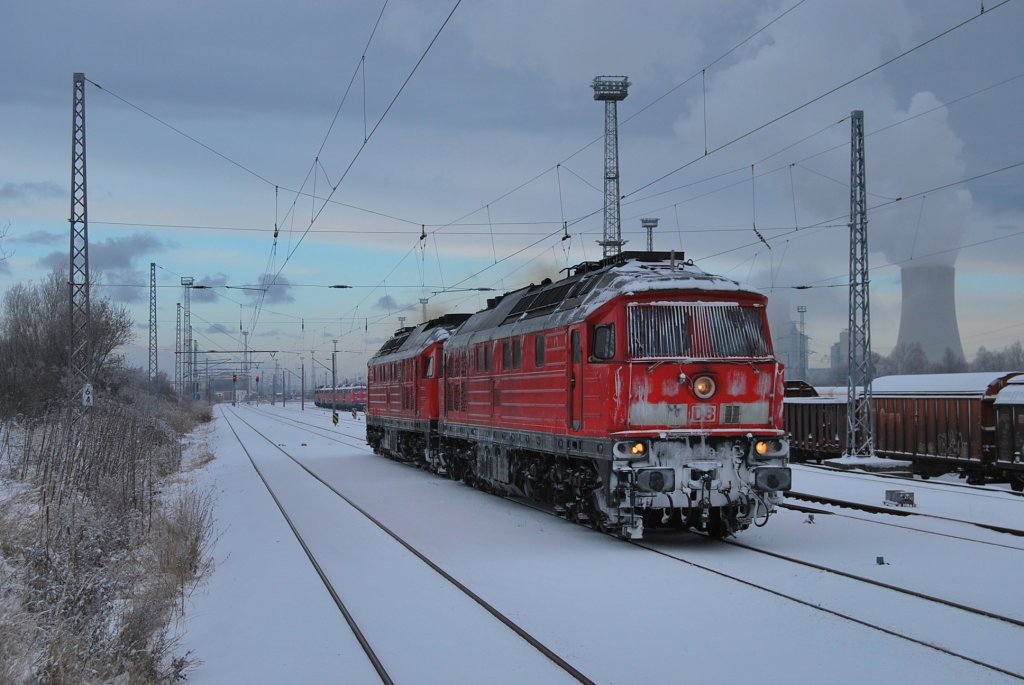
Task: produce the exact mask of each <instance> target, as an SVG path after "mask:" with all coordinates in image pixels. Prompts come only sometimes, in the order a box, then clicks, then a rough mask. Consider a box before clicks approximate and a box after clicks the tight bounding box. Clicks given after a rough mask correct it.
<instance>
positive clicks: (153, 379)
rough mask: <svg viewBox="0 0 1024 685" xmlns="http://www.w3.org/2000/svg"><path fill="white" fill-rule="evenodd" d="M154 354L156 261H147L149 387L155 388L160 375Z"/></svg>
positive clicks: (152, 389)
mask: <svg viewBox="0 0 1024 685" xmlns="http://www.w3.org/2000/svg"><path fill="white" fill-rule="evenodd" d="M158 364H159V362H158V361H157V354H156V262H150V263H149V389H150V391H151V392H152V391H155V390H156V384H157V376H159V375H160V369H159V367H158Z"/></svg>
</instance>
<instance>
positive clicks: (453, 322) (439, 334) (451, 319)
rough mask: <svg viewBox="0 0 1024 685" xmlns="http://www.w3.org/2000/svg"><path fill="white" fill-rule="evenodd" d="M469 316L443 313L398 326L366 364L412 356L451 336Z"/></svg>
mask: <svg viewBox="0 0 1024 685" xmlns="http://www.w3.org/2000/svg"><path fill="white" fill-rule="evenodd" d="M469 316H470V315H469V314H445V315H444V316H440V317H438V318H436V319H431V320H430V321H427V322H426V323H421V324H419V325H418V326H409V327H406V328H400V329H399V330H397V331H395V334H394V335H393V336H392V337H391V338H390V339H389V340H388V341H387V342H386V343H384V345H383V347H381V348H380V350H378V351H377V353H376V354H375V355H373V356H372V357H371V358H370V360H369V361H368V362H367V365H370V364H374V363H378V362H381V361H384V360H388V359H390V360H397V359H407V358H408V357H411V356H414V355H416V354H418V353H419V352H420V351H421V350H423V349H424V348H426V347H428V346H430V345H432V344H434V343H436V342H440V341H442V340H447V339H448V338H449V337H450V336H451V334H452V330H453V329H455V328H457V327H458V326H459V325H461V324H462V322H463V321H465V320H466V319H468V318H469Z"/></svg>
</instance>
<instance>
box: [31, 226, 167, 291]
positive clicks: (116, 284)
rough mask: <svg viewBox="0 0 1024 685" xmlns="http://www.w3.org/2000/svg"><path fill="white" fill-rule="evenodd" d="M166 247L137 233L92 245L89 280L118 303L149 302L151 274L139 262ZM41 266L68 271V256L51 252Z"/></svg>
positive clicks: (151, 237) (44, 257)
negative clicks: (137, 263) (139, 265)
mask: <svg viewBox="0 0 1024 685" xmlns="http://www.w3.org/2000/svg"><path fill="white" fill-rule="evenodd" d="M164 249H166V245H165V244H164V243H163V242H161V241H160V240H159V239H157V238H155V237H153V236H151V235H149V234H148V233H135V234H132V235H130V236H127V237H125V238H108V239H107V240H102V241H99V242H90V244H89V277H90V279H91V280H92V282H93V284H94V285H95V286H102V287H103V291H102V294H103V296H105V297H108V298H110V299H111V300H114V301H117V302H126V303H139V302H145V301H147V299H148V298H149V272H148V270H144V269H141V268H137V267H136V266H135V263H136V262H137V261H138V260H139V259H142V260H149V259H151V255H152V253H154V252H160V251H161V250H164ZM37 264H38V265H39V266H42V267H45V268H48V269H51V270H52V269H54V268H61V269H65V270H66V269H67V267H68V254H67V253H66V252H51V253H50V254H48V255H45V256H43V257H40V258H39V260H38V261H37Z"/></svg>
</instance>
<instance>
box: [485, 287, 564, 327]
mask: <svg viewBox="0 0 1024 685" xmlns="http://www.w3.org/2000/svg"><path fill="white" fill-rule="evenodd" d="M575 285H576V283H575V282H571V283H562V284H559V285H556V286H553V287H549V288H546V289H544V290H541V291H540V292H537V293H531V294H529V295H526V296H524V297H523V299H521V300H519V302H517V303H516V305H515V306H514V307H512V310H511V311H510V312H509V313H508V316H506V317H505V320H504V321H503V322H502V323H511V322H513V321H516V320H518V319H519V317H520V315H522V314H524V313H525V314H526V316H527V318H529V317H532V316H540V315H541V314H546V313H547V312H548V311H550V310H551V309H554V308H555V306H557V305H558V304H559V303H560V302H562V300H565V299H567V295H568V294H569V291H570V290H571V289H572V287H573V286H575Z"/></svg>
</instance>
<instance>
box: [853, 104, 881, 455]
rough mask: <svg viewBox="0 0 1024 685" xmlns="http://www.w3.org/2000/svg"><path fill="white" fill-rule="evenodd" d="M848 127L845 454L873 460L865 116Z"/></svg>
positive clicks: (857, 116) (856, 113) (855, 117)
mask: <svg viewBox="0 0 1024 685" xmlns="http://www.w3.org/2000/svg"><path fill="white" fill-rule="evenodd" d="M850 123H851V127H850V129H851V131H850V343H849V344H850V348H849V357H848V363H849V371H848V376H847V383H846V385H847V395H846V451H847V455H848V456H851V457H872V456H874V454H875V445H874V437H873V435H872V415H871V414H872V412H871V381H872V376H873V371H874V370H873V369H872V364H871V308H870V303H869V301H868V294H869V288H868V286H869V280H868V276H869V273H870V272H869V271H868V205H867V179H866V173H865V160H864V112H863V111H862V110H859V109H858V110H854V111H853V113H852V115H851V117H850ZM858 395H859V401H858Z"/></svg>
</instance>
